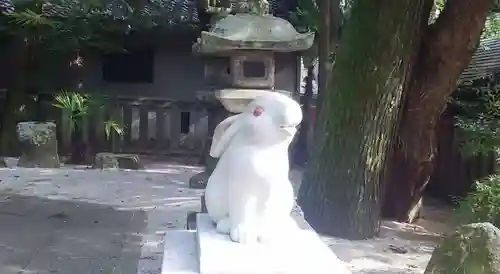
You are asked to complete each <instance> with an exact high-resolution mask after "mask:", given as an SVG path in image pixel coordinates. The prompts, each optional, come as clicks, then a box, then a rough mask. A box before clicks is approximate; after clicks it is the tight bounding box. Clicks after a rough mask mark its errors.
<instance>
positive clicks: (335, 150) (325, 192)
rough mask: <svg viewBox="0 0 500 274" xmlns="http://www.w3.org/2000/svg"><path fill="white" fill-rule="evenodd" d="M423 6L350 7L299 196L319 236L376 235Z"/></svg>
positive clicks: (399, 0) (369, 2)
mask: <svg viewBox="0 0 500 274" xmlns="http://www.w3.org/2000/svg"><path fill="white" fill-rule="evenodd" d="M425 1H426V0H393V1H373V0H358V1H356V2H355V3H354V5H353V7H352V10H351V15H350V19H349V21H348V22H347V24H346V25H345V27H344V29H343V33H342V39H341V41H340V45H339V48H338V51H337V55H336V59H335V65H334V67H333V70H332V72H331V73H332V74H331V77H330V79H329V80H330V81H329V85H328V90H327V91H326V92H324V93H322V94H321V96H322V99H321V102H320V103H321V107H320V109H319V116H318V119H317V122H316V124H315V134H314V135H315V142H314V149H313V152H312V157H311V162H310V163H309V165H308V168H307V170H306V171H305V174H304V178H303V181H302V186H301V188H300V190H299V194H298V203H299V205H300V206H301V208H302V210H303V211H304V216H305V218H306V220H307V221H308V222H309V223H310V224H311V225H312V226H313V227H314V228H315V229H316V230H317V231H318V232H319V233H325V234H329V235H332V236H336V237H341V238H347V239H366V238H371V237H373V236H375V235H377V233H378V230H379V222H380V216H379V215H380V208H381V191H380V190H381V189H380V183H381V178H382V176H383V171H384V167H385V158H386V151H387V149H388V145H389V143H390V139H391V134H392V133H393V132H394V125H395V124H396V122H397V118H398V110H399V103H400V102H401V94H402V90H403V83H404V82H405V77H406V75H407V74H408V68H409V67H410V66H409V65H410V63H411V60H410V59H411V58H410V57H411V55H412V54H411V53H412V52H414V51H415V49H416V48H417V46H418V45H419V41H418V36H417V35H416V34H417V32H418V29H419V26H420V20H421V17H422V16H421V14H422V11H423V6H424V2H425Z"/></svg>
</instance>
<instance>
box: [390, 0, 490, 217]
mask: <svg viewBox="0 0 500 274" xmlns="http://www.w3.org/2000/svg"><path fill="white" fill-rule="evenodd" d="M492 3H493V1H492V0H476V1H470V0H449V1H446V4H445V7H444V10H443V11H442V12H441V14H440V16H439V17H438V18H437V20H436V21H435V23H433V24H431V25H429V26H425V31H424V32H423V33H422V39H421V45H420V49H419V51H418V58H416V59H415V63H414V65H413V68H412V73H411V76H410V77H409V80H408V85H407V88H406V89H405V90H404V97H405V99H404V108H403V110H402V115H401V120H400V123H399V127H398V133H397V138H396V141H395V148H394V151H393V154H392V157H391V160H390V171H389V172H388V176H387V181H386V184H385V195H384V196H385V201H384V205H383V209H382V213H383V216H384V217H386V218H391V219H396V220H398V221H413V219H415V218H416V217H417V216H418V212H419V207H420V206H419V205H420V204H421V203H420V201H421V197H422V194H423V191H424V189H425V187H426V185H427V183H428V181H429V178H430V176H431V175H432V172H433V167H434V156H435V154H436V136H435V126H436V122H437V120H438V118H439V116H440V114H441V113H442V111H443V110H444V107H445V105H446V101H447V99H448V97H449V96H450V95H451V93H452V92H453V91H454V89H455V87H456V83H457V80H458V79H459V77H460V74H461V73H462V71H463V69H465V68H466V67H467V65H468V64H469V62H470V59H471V58H472V55H473V53H474V52H475V50H476V48H477V45H478V41H479V38H480V35H481V31H482V29H483V27H484V24H485V21H486V16H487V13H488V10H489V8H490V7H491V6H492Z"/></svg>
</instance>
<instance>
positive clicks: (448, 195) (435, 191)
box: [427, 111, 496, 201]
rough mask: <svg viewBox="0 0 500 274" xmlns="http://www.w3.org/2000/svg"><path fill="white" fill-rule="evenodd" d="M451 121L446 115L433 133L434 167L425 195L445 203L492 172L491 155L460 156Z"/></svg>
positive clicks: (493, 162) (447, 112)
mask: <svg viewBox="0 0 500 274" xmlns="http://www.w3.org/2000/svg"><path fill="white" fill-rule="evenodd" d="M454 121H455V120H454V117H453V113H451V112H450V111H445V113H444V114H443V115H442V116H441V119H440V121H439V124H438V127H437V132H436V134H437V141H438V155H437V157H436V166H435V169H434V174H433V175H432V177H431V179H430V181H429V185H428V187H427V191H428V192H429V194H431V195H433V196H436V197H439V198H441V199H444V200H448V201H454V200H455V199H456V198H458V197H463V196H465V195H466V194H467V193H468V192H469V191H470V190H471V186H472V185H473V183H474V182H475V181H476V180H478V179H480V178H483V177H485V176H488V175H490V174H492V173H493V172H494V171H495V169H496V155H495V153H493V152H491V153H488V154H482V155H477V156H472V157H465V156H463V155H462V153H461V152H460V139H459V136H458V132H457V129H456V128H455V125H454Z"/></svg>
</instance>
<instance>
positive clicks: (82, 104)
mask: <svg viewBox="0 0 500 274" xmlns="http://www.w3.org/2000/svg"><path fill="white" fill-rule="evenodd" d="M52 105H53V106H54V107H56V108H59V109H61V110H63V112H64V113H67V115H68V118H69V121H70V125H71V126H70V131H71V136H72V138H71V139H72V150H73V151H72V153H71V160H72V162H74V163H78V162H81V161H83V160H84V155H85V154H86V153H87V152H88V149H89V147H88V146H87V145H86V144H84V143H83V140H82V129H83V128H82V127H83V125H82V123H83V119H84V117H88V116H89V115H92V114H93V113H95V112H97V111H99V110H100V109H103V108H104V107H106V103H105V98H103V97H100V96H91V95H89V94H84V93H79V92H68V91H66V90H62V91H60V92H59V93H57V94H56V95H55V96H54V103H53V104H52ZM103 126H104V132H105V134H106V138H110V136H112V134H114V133H115V134H117V135H118V136H123V134H124V132H125V131H124V126H123V125H122V124H121V123H119V122H118V121H115V120H106V121H104V122H103Z"/></svg>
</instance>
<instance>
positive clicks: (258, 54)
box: [188, 8, 314, 219]
mask: <svg viewBox="0 0 500 274" xmlns="http://www.w3.org/2000/svg"><path fill="white" fill-rule="evenodd" d="M260 10H261V11H262V12H259V13H255V12H254V13H236V14H234V15H232V14H229V15H226V16H225V17H222V18H221V19H219V20H218V21H216V22H215V23H214V24H213V26H212V28H211V29H210V30H209V31H203V32H202V33H201V37H200V38H198V41H197V43H195V44H194V46H193V51H194V52H195V53H197V54H200V55H206V56H207V55H208V56H212V57H223V58H228V59H229V66H228V69H227V70H226V71H224V73H222V72H221V74H224V75H219V76H220V77H218V79H219V83H218V86H219V87H221V88H217V89H215V90H213V95H214V97H215V98H216V99H217V100H218V101H219V102H220V103H221V104H222V105H223V107H224V108H225V109H226V110H227V112H229V113H228V114H229V115H230V113H239V112H242V111H243V110H244V108H245V106H246V105H247V104H248V103H249V102H250V101H252V100H253V99H254V98H256V97H258V96H259V95H261V94H263V93H266V92H281V93H285V94H288V95H290V96H291V95H292V94H293V91H288V90H276V89H275V58H274V53H275V52H294V51H304V50H307V49H308V48H310V47H311V46H312V45H313V43H314V33H312V32H309V33H298V32H297V31H296V29H295V28H294V27H293V26H292V24H291V23H290V22H288V21H287V20H285V19H282V18H278V17H275V16H272V15H268V14H267V9H266V8H263V9H260ZM226 116H227V115H226ZM224 118H225V117H220V119H219V120H218V121H216V122H213V123H210V122H209V125H210V124H213V128H211V129H209V133H208V134H209V135H212V133H213V129H214V128H215V126H216V125H217V124H218V123H219V122H220V121H221V120H222V119H224ZM209 120H210V119H209ZM209 128H210V126H209ZM210 138H211V136H210ZM210 141H211V139H210ZM207 143H208V142H207ZM208 145H210V143H208ZM206 151H208V150H207V149H206ZM207 154H208V152H207ZM206 164H207V170H206V171H205V172H204V173H200V174H197V175H195V176H193V177H192V178H191V180H190V187H193V188H199V189H203V188H204V187H205V186H206V182H207V180H208V177H209V176H210V174H211V171H212V170H213V168H215V161H214V160H213V159H212V160H211V161H207V163H206ZM202 211H204V205H203V199H202ZM188 219H189V218H188Z"/></svg>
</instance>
